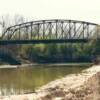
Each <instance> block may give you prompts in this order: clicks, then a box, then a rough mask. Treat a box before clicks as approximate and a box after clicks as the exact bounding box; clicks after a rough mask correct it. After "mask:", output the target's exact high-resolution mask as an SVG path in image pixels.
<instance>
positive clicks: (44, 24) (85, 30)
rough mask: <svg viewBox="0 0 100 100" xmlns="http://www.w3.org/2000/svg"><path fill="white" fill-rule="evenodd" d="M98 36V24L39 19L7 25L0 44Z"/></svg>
mask: <svg viewBox="0 0 100 100" xmlns="http://www.w3.org/2000/svg"><path fill="white" fill-rule="evenodd" d="M99 37H100V32H99V25H98V24H94V23H89V22H84V21H76V20H58V19H56V20H41V21H31V22H26V23H22V24H18V25H15V26H11V27H8V28H7V29H6V30H5V31H4V32H3V33H2V35H1V37H0V44H26V43H58V42H59V43H61V42H71V43H75V42H86V41H88V40H90V39H98V38H99Z"/></svg>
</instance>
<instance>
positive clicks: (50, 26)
mask: <svg viewBox="0 0 100 100" xmlns="http://www.w3.org/2000/svg"><path fill="white" fill-rule="evenodd" d="M51 36H52V23H51V22H49V39H51Z"/></svg>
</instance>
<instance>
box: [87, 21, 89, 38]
mask: <svg viewBox="0 0 100 100" xmlns="http://www.w3.org/2000/svg"><path fill="white" fill-rule="evenodd" d="M89 36H90V34H89V24H88V23H87V39H89Z"/></svg>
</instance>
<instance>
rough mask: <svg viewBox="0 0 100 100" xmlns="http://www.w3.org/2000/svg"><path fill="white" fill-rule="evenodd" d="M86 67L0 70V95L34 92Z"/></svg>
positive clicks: (29, 67) (51, 66)
mask: <svg viewBox="0 0 100 100" xmlns="http://www.w3.org/2000/svg"><path fill="white" fill-rule="evenodd" d="M87 67H88V66H85V65H84V66H82V65H81V66H80V65H78V66H76V65H75V66H71V65H69V66H68V65H66V64H65V65H59V66H58V65H50V66H49V65H38V66H35V65H33V66H28V65H27V67H18V68H1V69H0V95H2V96H3V95H12V94H23V93H30V92H34V90H35V89H38V88H39V87H40V86H42V85H45V84H46V83H48V82H50V81H53V80H55V79H57V78H61V77H64V76H65V75H68V74H72V73H76V74H77V73H79V72H80V71H82V70H83V69H85V68H87Z"/></svg>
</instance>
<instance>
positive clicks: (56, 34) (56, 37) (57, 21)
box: [56, 20, 58, 39]
mask: <svg viewBox="0 0 100 100" xmlns="http://www.w3.org/2000/svg"><path fill="white" fill-rule="evenodd" d="M57 37H58V20H56V39H57Z"/></svg>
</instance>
